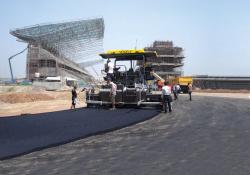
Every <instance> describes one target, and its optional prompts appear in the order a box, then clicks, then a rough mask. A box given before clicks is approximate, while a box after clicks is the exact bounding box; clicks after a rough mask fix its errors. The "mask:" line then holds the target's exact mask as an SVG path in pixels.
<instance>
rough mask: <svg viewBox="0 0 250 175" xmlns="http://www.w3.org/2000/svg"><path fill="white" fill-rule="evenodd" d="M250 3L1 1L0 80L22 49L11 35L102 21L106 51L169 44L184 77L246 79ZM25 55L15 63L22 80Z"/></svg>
mask: <svg viewBox="0 0 250 175" xmlns="http://www.w3.org/2000/svg"><path fill="white" fill-rule="evenodd" d="M249 9H250V1H247V0H231V1H226V0H204V1H202V0H175V1H173V0H144V1H142V0H122V1H121V0H67V1H66V0H40V1H35V0H33V1H32V0H22V1H19V0H8V1H7V0H5V1H1V2H0V22H1V27H0V59H1V64H0V77H9V76H10V73H9V66H8V57H9V56H11V55H13V54H15V53H17V52H19V51H20V50H22V49H23V48H25V46H26V44H25V43H21V42H17V41H16V38H15V37H13V36H12V35H10V34H9V30H10V29H13V28H19V27H24V26H30V25H34V24H39V23H48V22H60V21H68V20H75V19H85V18H94V17H103V18H104V22H105V36H104V50H108V49H132V48H134V47H135V43H136V40H137V48H143V47H145V46H149V45H150V44H151V43H152V42H153V41H154V40H172V41H173V42H174V44H175V45H176V46H180V47H183V48H184V50H185V52H184V54H185V56H186V58H185V66H184V73H185V75H197V74H199V75H205V74H208V75H245V76H250V20H249V17H250V10H249ZM25 64H26V54H23V55H20V56H18V57H16V58H14V60H13V65H14V66H13V67H14V68H13V69H14V75H15V76H16V77H24V76H25Z"/></svg>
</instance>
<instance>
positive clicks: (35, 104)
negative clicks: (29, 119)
mask: <svg viewBox="0 0 250 175" xmlns="http://www.w3.org/2000/svg"><path fill="white" fill-rule="evenodd" d="M84 99H85V93H84V92H78V102H77V105H76V107H77V108H79V107H84V106H86V104H85V102H84ZM70 106H71V91H61V92H55V91H39V92H32V91H31V92H4V93H0V117H4V116H13V115H22V114H35V113H43V112H52V111H60V110H67V109H70Z"/></svg>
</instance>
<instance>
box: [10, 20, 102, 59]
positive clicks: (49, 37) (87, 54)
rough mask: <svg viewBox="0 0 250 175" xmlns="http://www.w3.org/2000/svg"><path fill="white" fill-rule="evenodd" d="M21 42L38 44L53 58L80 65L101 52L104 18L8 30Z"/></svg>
mask: <svg viewBox="0 0 250 175" xmlns="http://www.w3.org/2000/svg"><path fill="white" fill-rule="evenodd" d="M10 33H11V34H12V35H14V36H16V37H17V38H19V39H21V40H22V41H24V42H27V43H30V44H39V45H41V46H42V47H43V48H44V49H46V50H48V51H49V52H51V53H52V54H54V55H56V56H58V57H63V58H67V59H70V60H72V61H74V62H77V63H81V62H84V61H86V60H88V59H93V57H97V56H98V53H100V52H101V51H102V50H103V36H104V20H103V18H96V19H88V20H78V21H71V22H62V23H54V24H39V25H34V26H30V27H25V28H18V29H14V30H11V31H10Z"/></svg>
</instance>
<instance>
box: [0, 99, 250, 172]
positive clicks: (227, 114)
mask: <svg viewBox="0 0 250 175" xmlns="http://www.w3.org/2000/svg"><path fill="white" fill-rule="evenodd" d="M248 95H249V94H246V97H248ZM249 155H250V98H249V99H248V98H246V99H233V98H219V97H205V96H204V97H202V96H194V97H193V101H191V102H190V101H189V100H188V96H187V95H185V94H184V95H181V96H180V99H179V100H178V101H175V103H174V106H173V112H172V113H171V114H170V113H167V114H164V113H161V114H159V115H157V116H155V117H153V118H152V119H150V120H147V121H145V122H141V123H138V124H136V125H132V126H130V127H125V128H122V129H120V130H116V131H113V132H108V133H105V134H101V135H95V136H92V137H88V138H85V139H80V140H77V141H75V142H70V143H67V144H63V145H59V146H56V147H51V148H48V149H43V150H41V151H36V152H32V153H30V154H26V155H23V156H18V157H15V158H12V159H7V160H3V161H0V174H1V175H2V174H4V175H20V174H22V175H31V174H32V175H34V174H35V175H44V174H51V175H53V174H60V175H68V174H74V175H82V174H88V175H99V174H101V175H117V174H119V175H128V174H129V175H249V174H250V156H249Z"/></svg>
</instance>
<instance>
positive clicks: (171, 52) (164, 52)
mask: <svg viewBox="0 0 250 175" xmlns="http://www.w3.org/2000/svg"><path fill="white" fill-rule="evenodd" d="M144 50H145V51H156V53H157V58H150V59H148V60H147V63H148V64H150V65H152V66H153V69H154V71H155V72H156V73H157V74H158V75H160V76H161V77H162V78H164V79H169V78H173V77H177V76H181V75H183V71H182V67H183V65H184V63H183V58H184V55H183V49H182V48H181V47H176V46H174V45H173V42H172V41H154V43H153V45H152V46H151V47H145V48H144Z"/></svg>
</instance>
